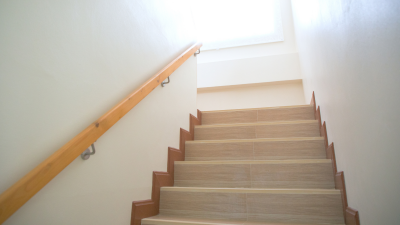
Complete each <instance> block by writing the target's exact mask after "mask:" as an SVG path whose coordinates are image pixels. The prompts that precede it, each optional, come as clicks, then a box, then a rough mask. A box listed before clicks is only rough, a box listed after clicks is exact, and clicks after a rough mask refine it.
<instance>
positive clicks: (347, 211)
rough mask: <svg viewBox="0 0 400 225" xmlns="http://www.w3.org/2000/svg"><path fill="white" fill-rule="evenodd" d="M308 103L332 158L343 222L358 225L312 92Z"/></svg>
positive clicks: (358, 220) (347, 224)
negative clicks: (339, 194)
mask: <svg viewBox="0 0 400 225" xmlns="http://www.w3.org/2000/svg"><path fill="white" fill-rule="evenodd" d="M310 104H311V105H314V111H315V114H314V115H315V119H316V120H318V122H319V126H320V134H321V137H324V139H325V150H326V158H327V159H331V160H332V168H333V174H334V177H335V188H336V189H338V190H340V192H341V194H342V204H343V215H344V218H345V223H346V225H360V217H359V215H358V211H357V210H355V209H353V208H351V207H349V206H348V203H347V193H346V185H345V182H344V172H343V171H340V172H338V171H337V164H336V156H335V147H334V144H333V143H331V144H330V145H328V143H329V142H328V135H327V132H326V122H325V121H324V122H323V123H322V121H321V110H320V107H319V106H318V107H317V104H316V102H315V95H314V92H313V95H312V99H311V103H310Z"/></svg>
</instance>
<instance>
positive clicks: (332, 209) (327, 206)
mask: <svg viewBox="0 0 400 225" xmlns="http://www.w3.org/2000/svg"><path fill="white" fill-rule="evenodd" d="M160 215H169V216H176V217H186V218H206V219H235V220H242V221H245V220H246V219H248V221H259V222H263V221H265V222H276V223H285V222H286V223H304V224H307V223H333V224H334V223H337V224H340V223H343V210H342V202H341V196H340V194H269V193H232V192H231V193H204V192H176V191H172V192H170V191H161V202H160Z"/></svg>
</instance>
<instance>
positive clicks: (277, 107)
mask: <svg viewBox="0 0 400 225" xmlns="http://www.w3.org/2000/svg"><path fill="white" fill-rule="evenodd" d="M305 107H313V106H312V105H289V106H275V107H263V108H247V109H226V110H213V111H201V113H221V112H238V111H251V110H268V109H288V108H305Z"/></svg>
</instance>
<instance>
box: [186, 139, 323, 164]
mask: <svg viewBox="0 0 400 225" xmlns="http://www.w3.org/2000/svg"><path fill="white" fill-rule="evenodd" d="M185 146H186V147H185V149H186V153H185V160H186V161H206V160H253V159H254V160H278V159H325V158H326V152H325V145H324V138H323V137H302V138H259V139H236V140H235V139H231V140H230V139H226V140H197V141H186V145H185Z"/></svg>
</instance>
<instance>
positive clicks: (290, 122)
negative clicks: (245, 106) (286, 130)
mask: <svg viewBox="0 0 400 225" xmlns="http://www.w3.org/2000/svg"><path fill="white" fill-rule="evenodd" d="M304 123H307V124H308V123H318V120H281V121H272V122H255V123H227V124H210V125H196V126H195V128H200V129H201V128H213V127H242V126H262V125H281V124H304Z"/></svg>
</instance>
